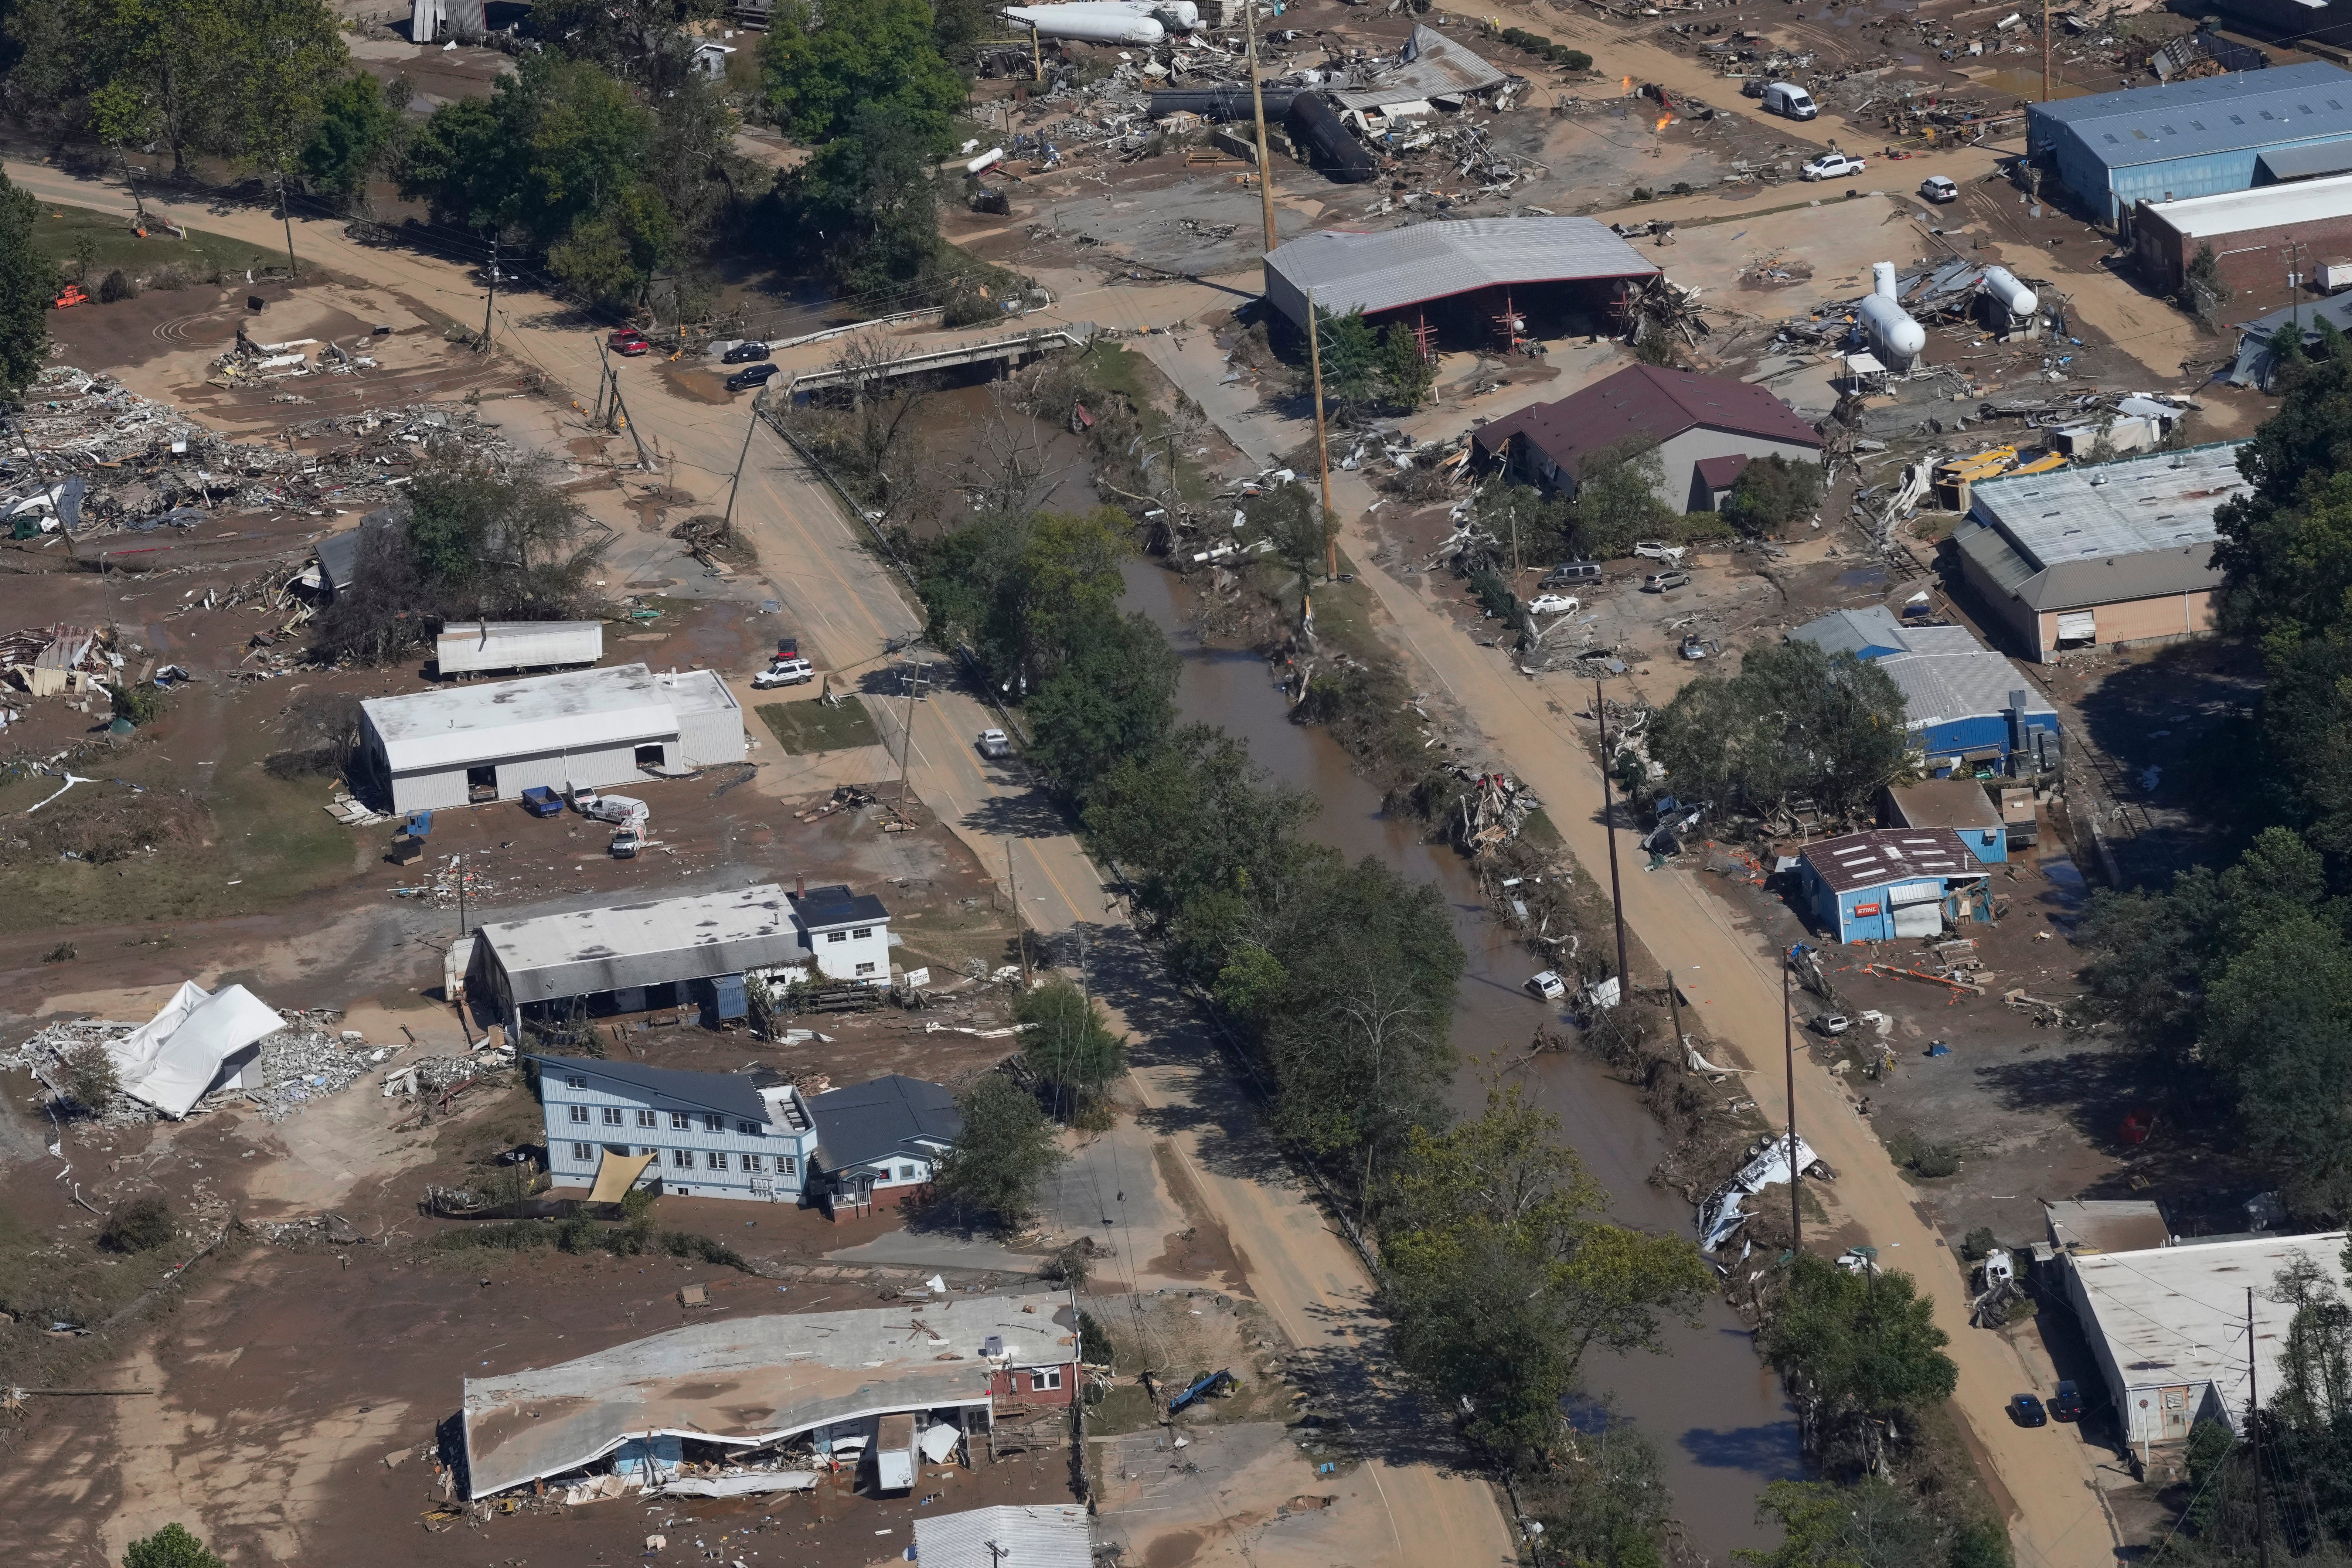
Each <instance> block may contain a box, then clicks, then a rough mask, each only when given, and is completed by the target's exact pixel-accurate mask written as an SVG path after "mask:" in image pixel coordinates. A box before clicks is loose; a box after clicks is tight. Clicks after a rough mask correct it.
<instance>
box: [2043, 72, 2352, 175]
mask: <svg viewBox="0 0 2352 1568" xmlns="http://www.w3.org/2000/svg"><path fill="white" fill-rule="evenodd" d="M2026 112H2027V118H2028V121H2029V128H2028V142H2029V144H2030V145H2031V146H2032V147H2034V148H2036V149H2039V148H2042V147H2043V146H2046V145H2047V144H2048V141H2049V138H2050V137H2051V136H2052V135H2053V132H2055V131H2056V130H2057V129H2058V128H2059V127H2062V126H2063V127H2065V128H2067V129H2069V130H2071V131H2073V132H2074V134H2075V135H2076V136H2078V137H2080V138H2081V139H2082V142H2083V145H2084V147H2085V148H2086V149H2087V150H2088V151H2089V152H2090V153H2091V154H2092V156H2094V157H2095V158H2096V159H2098V160H2099V161H2100V162H2101V163H2105V164H2106V165H2108V166H2109V167H2111V168H2120V167H2125V166H2128V165H2131V164H2135V163H2158V162H2167V161H2170V160H2174V159H2179V158H2194V157H2199V156H2201V155H2203V154H2206V153H2231V152H2239V151H2244V150H2249V149H2259V148H2264V147H2274V146H2282V145H2284V144H2286V143H2289V142H2309V141H2316V140H2320V139H2322V138H2325V137H2328V136H2352V73H2347V71H2345V70H2344V69H2343V68H2340V67H2337V66H2332V65H2329V64H2327V63H2326V62H2325V61H2322V60H2312V61H2307V62H2305V63H2304V64H2302V65H2293V66H2278V67H2274V68H2272V69H2270V70H2263V71H2232V72H2230V73H2228V74H2226V75H2222V76H2209V77H2200V78H2198V79H2195V80H2192V81H2179V82H2171V83H2168V84H2167V85H2165V86H2163V87H2140V88H2127V89H2124V90H2122V91H2119V92H2100V93H2093V94H2091V95H2089V96H2088V97H2084V98H2062V99H2057V100H2053V101H2051V102H2049V103H2036V104H2032V105H2030V106H2028V109H2027V111H2026Z"/></svg>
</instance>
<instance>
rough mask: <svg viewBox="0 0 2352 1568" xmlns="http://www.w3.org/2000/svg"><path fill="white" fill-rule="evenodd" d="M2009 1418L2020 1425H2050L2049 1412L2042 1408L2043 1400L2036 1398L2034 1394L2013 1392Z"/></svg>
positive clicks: (2010, 1400)
mask: <svg viewBox="0 0 2352 1568" xmlns="http://www.w3.org/2000/svg"><path fill="white" fill-rule="evenodd" d="M2009 1418H2010V1419H2011V1420H2012V1421H2014V1422H2016V1423H2017V1424H2018V1425H2019V1426H2049V1425H2050V1415H2049V1412H2047V1411H2045V1410H2043V1409H2042V1401H2040V1400H2039V1399H2036V1398H2034V1397H2033V1395H2032V1394H2011V1395H2010V1397H2009Z"/></svg>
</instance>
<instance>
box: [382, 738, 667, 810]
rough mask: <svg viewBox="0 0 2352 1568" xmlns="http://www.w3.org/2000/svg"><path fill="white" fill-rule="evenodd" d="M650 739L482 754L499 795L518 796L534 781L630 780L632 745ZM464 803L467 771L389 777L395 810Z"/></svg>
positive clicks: (598, 783) (600, 784)
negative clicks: (524, 754)
mask: <svg viewBox="0 0 2352 1568" xmlns="http://www.w3.org/2000/svg"><path fill="white" fill-rule="evenodd" d="M652 743H654V742H635V741H631V742H621V743H618V744H614V745H610V746H598V747H593V748H589V749H586V750H582V751H577V752H542V753H541V754H540V755H537V756H530V757H498V758H484V759H483V761H484V763H488V764H490V765H494V766H496V767H497V769H498V780H499V799H500V800H519V799H520V798H521V796H522V792H523V791H524V790H526V789H530V788H531V787H533V786H535V785H537V786H543V787H545V788H548V789H554V790H560V789H562V788H563V786H564V785H566V784H587V785H590V786H592V787H593V788H597V789H604V788H609V787H610V786H612V785H614V784H634V783H636V782H638V781H639V780H642V779H643V778H644V777H645V774H644V773H641V772H639V771H638V768H637V747H638V745H640V744H652ZM663 745H664V747H665V750H664V753H663V754H664V760H665V761H667V760H670V759H672V758H674V757H675V756H676V755H677V742H675V741H671V742H663ZM465 804H466V770H465V769H464V768H463V767H448V768H436V769H433V770H431V771H429V772H422V773H402V774H399V775H397V776H395V777H394V779H393V781H392V808H393V810H394V811H396V812H398V811H422V810H432V809H451V810H454V809H455V808H457V807H458V806H461V805H465Z"/></svg>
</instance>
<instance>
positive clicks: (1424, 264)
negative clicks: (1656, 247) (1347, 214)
mask: <svg viewBox="0 0 2352 1568" xmlns="http://www.w3.org/2000/svg"><path fill="white" fill-rule="evenodd" d="M1657 276H1658V268H1655V267H1654V266H1653V265H1651V264H1650V263H1649V262H1647V261H1644V260H1643V259H1642V256H1641V253H1640V252H1638V251H1636V250H1635V249H1634V248H1633V247H1632V246H1630V245H1628V244H1626V243H1625V241H1624V240H1623V239H1622V238H1621V237H1618V235H1617V234H1616V233H1615V232H1614V231H1613V230H1612V229H1611V228H1610V227H1609V226H1608V225H1606V224H1603V223H1597V222H1595V221H1594V220H1593V219H1591V218H1589V217H1489V218H1465V219H1463V220H1460V221H1448V222H1431V223H1420V224H1413V225H1411V226H1407V227H1404V228H1392V229H1385V230H1382V231H1381V232H1378V233H1372V234H1362V233H1351V232H1349V231H1346V230H1342V229H1324V230H1321V231H1319V232H1318V233H1315V234H1309V235H1303V236H1301V237H1298V238H1297V239H1293V240H1286V241H1285V242H1284V243H1283V244H1281V245H1279V246H1277V247H1275V248H1274V249H1272V250H1270V251H1268V252H1266V256H1265V296H1266V298H1267V300H1270V301H1272V302H1273V304H1274V307H1275V309H1276V310H1279V311H1281V312H1282V314H1283V315H1284V316H1285V317H1286V318H1288V320H1289V321H1290V324H1291V325H1292V326H1294V327H1296V328H1297V329H1298V330H1299V331H1302V332H1303V331H1306V330H1307V294H1308V292H1309V291H1310V290H1312V291H1313V294H1314V297H1315V303H1316V304H1318V305H1319V306H1321V307H1322V308H1323V309H1324V310H1327V311H1328V312H1329V313H1331V314H1332V315H1335V316H1344V315H1347V314H1349V312H1350V311H1355V310H1361V311H1362V312H1363V313H1364V314H1365V315H1366V316H1368V317H1370V318H1372V320H1373V321H1375V322H1376V323H1378V324H1385V323H1387V322H1390V321H1402V322H1404V323H1406V324H1407V325H1409V326H1411V327H1412V328H1413V329H1415V330H1416V331H1422V332H1423V344H1424V348H1425V349H1427V350H1430V351H1434V350H1435V349H1438V348H1441V347H1444V348H1478V347H1486V348H1507V347H1508V346H1510V345H1511V343H1512V342H1514V341H1515V340H1518V339H1526V338H1533V339H1542V338H1547V337H1563V336H1567V335H1570V334H1575V333H1590V332H1604V333H1615V332H1618V331H1622V323H1621V322H1620V321H1618V319H1617V315H1616V312H1615V309H1614V307H1615V306H1616V304H1617V302H1618V300H1620V299H1621V298H1622V295H1623V294H1624V293H1625V291H1626V290H1627V289H1630V288H1631V287H1632V286H1633V285H1635V284H1639V283H1643V282H1646V281H1648V280H1649V279H1653V278H1655V277H1657Z"/></svg>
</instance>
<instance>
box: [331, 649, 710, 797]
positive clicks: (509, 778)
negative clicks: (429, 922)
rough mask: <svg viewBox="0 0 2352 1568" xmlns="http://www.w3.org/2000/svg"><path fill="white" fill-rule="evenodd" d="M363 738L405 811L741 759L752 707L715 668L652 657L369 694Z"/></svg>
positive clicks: (380, 777)
mask: <svg viewBox="0 0 2352 1568" xmlns="http://www.w3.org/2000/svg"><path fill="white" fill-rule="evenodd" d="M360 731H361V744H362V748H363V749H364V751H365V752H366V755H367V759H368V763H369V765H370V766H371V767H372V768H373V770H374V772H375V773H376V775H377V780H376V782H377V784H379V785H380V787H381V788H382V789H383V791H384V793H385V794H387V795H390V796H391V797H392V808H393V810H394V811H395V812H409V811H429V810H437V809H446V808H448V807H453V806H460V805H473V804H480V803H484V802H488V801H494V800H515V799H518V798H520V796H521V795H522V792H523V791H524V790H526V789H531V788H545V789H555V790H561V789H564V788H567V787H572V786H581V787H587V788H595V789H602V788H604V787H606V786H608V785H612V784H625V783H628V782H631V781H634V780H635V779H638V778H642V777H643V776H645V774H646V773H647V772H649V771H650V772H655V773H660V772H667V771H671V770H676V769H681V768H699V767H711V766H715V765H717V764H718V763H740V762H741V761H742V760H743V752H744V739H743V710H742V708H741V706H740V704H739V703H737V701H736V700H735V694H734V693H733V692H731V691H730V690H728V689H727V683H726V682H725V681H724V680H721V679H719V675H718V673H717V672H716V671H713V670H708V669H696V670H688V671H686V672H685V673H683V674H678V673H671V674H667V675H656V674H655V673H654V672H653V671H652V670H651V669H649V668H646V666H644V665H642V664H622V665H614V666H611V667H610V668H604V669H583V670H575V671H572V672H571V673H569V674H564V675H541V676H534V677H531V678H530V679H526V680H501V681H497V682H494V683H491V684H488V685H483V686H450V687H443V688H441V689H437V690H433V691H418V692H414V693H411V694H409V695H407V696H404V697H377V698H372V699H370V700H367V701H365V702H362V703H361V704H360Z"/></svg>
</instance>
